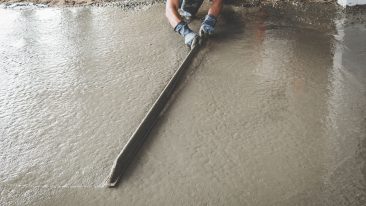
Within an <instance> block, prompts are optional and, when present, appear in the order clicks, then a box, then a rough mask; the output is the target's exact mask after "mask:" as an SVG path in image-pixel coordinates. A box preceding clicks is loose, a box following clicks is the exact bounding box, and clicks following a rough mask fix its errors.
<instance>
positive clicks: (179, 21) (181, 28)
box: [165, 0, 223, 48]
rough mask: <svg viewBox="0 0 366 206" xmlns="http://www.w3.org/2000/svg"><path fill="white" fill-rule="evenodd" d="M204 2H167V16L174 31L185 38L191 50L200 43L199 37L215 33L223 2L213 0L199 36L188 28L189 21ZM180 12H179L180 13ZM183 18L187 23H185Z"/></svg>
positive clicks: (176, 0)
mask: <svg viewBox="0 0 366 206" xmlns="http://www.w3.org/2000/svg"><path fill="white" fill-rule="evenodd" d="M202 2H203V0H167V2H166V8H165V15H166V17H167V18H168V21H169V23H170V25H172V27H173V28H174V31H176V32H177V33H179V34H180V35H181V36H182V37H183V38H184V43H185V44H186V45H187V46H189V47H190V48H193V47H195V46H196V45H197V44H198V43H199V38H200V37H199V36H210V35H212V34H213V32H214V28H215V24H216V21H217V17H218V16H219V15H220V12H221V9H222V5H223V0H212V2H211V6H210V9H209V10H208V14H207V15H206V16H205V18H204V20H203V22H202V25H201V28H200V31H199V34H200V35H198V34H197V33H196V32H194V31H192V30H191V29H190V28H189V27H188V23H187V22H189V20H190V19H191V18H193V17H194V16H195V15H196V13H197V11H198V9H199V8H200V6H201V5H202ZM178 10H179V11H178ZM183 18H184V19H185V20H186V21H183Z"/></svg>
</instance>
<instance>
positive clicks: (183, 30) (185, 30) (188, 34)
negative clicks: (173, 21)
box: [174, 21, 199, 49]
mask: <svg viewBox="0 0 366 206" xmlns="http://www.w3.org/2000/svg"><path fill="white" fill-rule="evenodd" d="M174 31H176V32H178V33H179V34H180V35H182V36H183V37H184V43H185V44H186V45H187V46H189V47H190V48H191V49H193V47H195V46H196V45H197V44H198V43H199V36H198V34H197V33H195V32H193V31H192V30H191V29H190V28H189V27H188V24H187V23H185V22H183V21H182V22H180V23H179V24H178V25H177V26H176V27H175V28H174Z"/></svg>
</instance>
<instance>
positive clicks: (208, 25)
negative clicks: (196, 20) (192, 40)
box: [199, 15, 217, 37]
mask: <svg viewBox="0 0 366 206" xmlns="http://www.w3.org/2000/svg"><path fill="white" fill-rule="evenodd" d="M216 22H217V19H216V17H215V16H212V15H206V16H205V19H204V20H203V22H202V25H201V28H200V32H199V34H200V36H203V37H205V36H210V35H212V34H213V33H214V30H215V24H216Z"/></svg>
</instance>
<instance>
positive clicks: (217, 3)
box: [208, 0, 223, 17]
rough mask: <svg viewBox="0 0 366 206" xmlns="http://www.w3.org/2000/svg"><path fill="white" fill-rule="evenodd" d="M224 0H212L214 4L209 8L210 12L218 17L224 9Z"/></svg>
mask: <svg viewBox="0 0 366 206" xmlns="http://www.w3.org/2000/svg"><path fill="white" fill-rule="evenodd" d="M222 4H223V0H212V4H211V7H210V9H209V10H208V14H209V15H212V16H215V17H218V16H219V15H220V13H221V10H222Z"/></svg>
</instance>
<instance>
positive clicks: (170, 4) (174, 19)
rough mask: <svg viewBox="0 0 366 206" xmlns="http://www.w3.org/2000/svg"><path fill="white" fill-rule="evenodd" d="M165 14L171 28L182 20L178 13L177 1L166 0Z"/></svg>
mask: <svg viewBox="0 0 366 206" xmlns="http://www.w3.org/2000/svg"><path fill="white" fill-rule="evenodd" d="M165 16H166V17H167V18H168V21H169V23H170V25H172V27H173V28H175V27H176V26H177V24H178V23H179V22H181V21H182V17H181V16H180V14H179V13H178V1H177V0H168V1H167V3H166V7H165Z"/></svg>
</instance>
